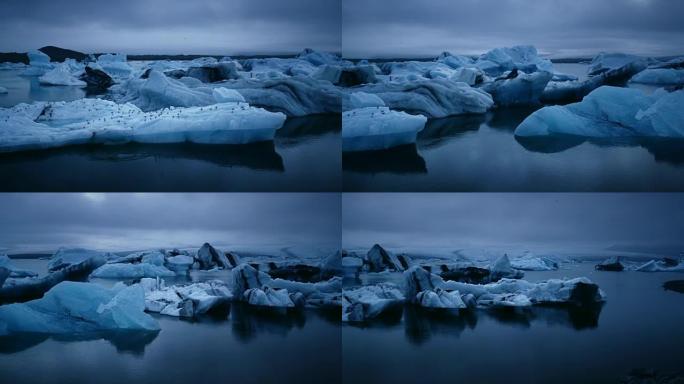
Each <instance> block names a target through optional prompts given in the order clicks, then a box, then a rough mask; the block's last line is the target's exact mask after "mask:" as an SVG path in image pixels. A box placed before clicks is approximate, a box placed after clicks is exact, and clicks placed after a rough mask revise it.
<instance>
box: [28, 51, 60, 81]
mask: <svg viewBox="0 0 684 384" xmlns="http://www.w3.org/2000/svg"><path fill="white" fill-rule="evenodd" d="M27 55H28V59H29V65H28V67H27V68H26V69H25V70H24V72H23V73H22V74H23V75H24V76H42V75H44V74H45V73H46V72H48V71H50V70H51V69H52V68H54V64H52V63H50V56H48V55H46V54H44V53H43V52H41V51H38V50H31V51H28V53H27Z"/></svg>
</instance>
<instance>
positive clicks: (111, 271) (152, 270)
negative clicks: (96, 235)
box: [90, 263, 176, 279]
mask: <svg viewBox="0 0 684 384" xmlns="http://www.w3.org/2000/svg"><path fill="white" fill-rule="evenodd" d="M175 275H176V274H175V273H174V272H173V271H170V270H168V269H166V268H165V267H163V266H159V265H154V264H148V263H139V264H127V263H121V264H105V265H103V266H101V267H99V268H97V269H96V270H94V271H93V273H91V274H90V276H91V277H99V278H105V279H139V278H142V277H168V276H175Z"/></svg>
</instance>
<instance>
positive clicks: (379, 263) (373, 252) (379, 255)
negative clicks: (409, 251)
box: [366, 244, 411, 272]
mask: <svg viewBox="0 0 684 384" xmlns="http://www.w3.org/2000/svg"><path fill="white" fill-rule="evenodd" d="M366 261H367V263H368V270H369V271H370V272H382V271H384V270H390V271H397V272H402V271H405V270H406V269H408V268H409V267H410V264H411V260H410V259H409V258H408V256H406V255H395V254H394V252H389V251H387V250H386V249H385V248H383V247H381V246H380V245H379V244H375V245H373V247H371V249H370V250H368V253H367V254H366Z"/></svg>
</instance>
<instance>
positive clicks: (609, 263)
mask: <svg viewBox="0 0 684 384" xmlns="http://www.w3.org/2000/svg"><path fill="white" fill-rule="evenodd" d="M596 269H597V270H599V271H612V272H621V271H623V270H624V269H625V266H624V265H622V262H621V261H620V257H619V256H618V257H611V258H609V259H606V260H604V261H603V262H601V263H599V264H597V265H596Z"/></svg>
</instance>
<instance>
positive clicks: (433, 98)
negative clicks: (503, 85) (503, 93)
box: [354, 79, 494, 118]
mask: <svg viewBox="0 0 684 384" xmlns="http://www.w3.org/2000/svg"><path fill="white" fill-rule="evenodd" d="M354 91H355V92H365V93H372V94H375V95H377V96H378V97H379V98H380V99H382V101H383V102H384V103H385V105H386V106H387V107H389V108H390V109H396V110H400V111H405V112H410V113H416V114H421V115H424V116H427V117H429V118H439V117H447V116H452V115H462V114H470V113H474V114H481V113H485V112H487V111H488V110H489V109H491V108H492V106H493V105H494V101H493V100H492V96H491V95H490V94H489V93H487V92H485V91H483V90H481V89H478V88H473V87H471V86H469V85H468V84H465V83H461V82H457V81H452V80H447V79H430V80H417V81H413V82H410V83H377V84H368V85H364V86H360V87H356V88H354Z"/></svg>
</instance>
